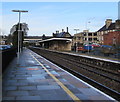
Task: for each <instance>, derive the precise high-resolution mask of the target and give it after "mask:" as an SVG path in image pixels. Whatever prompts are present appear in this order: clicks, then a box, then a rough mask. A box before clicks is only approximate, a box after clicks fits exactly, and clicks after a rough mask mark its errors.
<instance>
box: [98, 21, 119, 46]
mask: <svg viewBox="0 0 120 102" xmlns="http://www.w3.org/2000/svg"><path fill="white" fill-rule="evenodd" d="M119 29H120V20H116V21H115V22H114V23H113V22H112V19H107V20H106V21H105V25H104V26H103V27H102V28H100V29H99V30H98V31H97V35H98V40H99V43H100V44H104V39H103V35H104V34H108V33H109V32H114V31H116V30H119Z"/></svg>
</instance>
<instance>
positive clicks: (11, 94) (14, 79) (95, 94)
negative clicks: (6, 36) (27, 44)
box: [2, 49, 116, 102]
mask: <svg viewBox="0 0 120 102" xmlns="http://www.w3.org/2000/svg"><path fill="white" fill-rule="evenodd" d="M2 81H3V83H2V85H3V87H2V100H3V102H4V101H7V100H9V101H11V102H14V101H15V102H17V100H18V101H19V100H21V101H22V102H24V101H25V102H26V100H27V101H28V102H29V101H30V102H35V101H38V102H42V101H45V102H46V101H48V102H50V101H51V102H52V101H53V102H54V101H55V102H59V101H60V102H64V101H65V102H82V101H88V102H89V101H90V102H96V101H112V102H114V101H116V100H115V99H114V98H112V97H110V96H108V95H106V94H105V93H103V92H101V91H99V90H98V89H96V88H94V87H92V86H91V85H89V84H87V83H86V82H84V81H82V80H81V79H78V78H77V77H75V76H74V75H72V74H70V73H69V72H67V71H65V70H63V69H62V68H60V67H58V66H57V65H55V64H53V63H52V62H50V61H48V60H47V59H45V58H43V57H42V56H40V55H38V54H36V53H35V52H33V51H31V50H29V49H24V50H23V51H22V52H21V53H20V58H19V60H18V59H17V58H15V59H14V60H13V61H12V62H11V64H10V65H9V66H8V68H7V70H6V71H5V73H4V74H3V80H2ZM13 100H14V101H13ZM9 101H8V102H9ZM21 101H20V102H21Z"/></svg>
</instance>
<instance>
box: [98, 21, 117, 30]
mask: <svg viewBox="0 0 120 102" xmlns="http://www.w3.org/2000/svg"><path fill="white" fill-rule="evenodd" d="M114 29H115V23H111V24H110V26H109V27H108V28H106V25H104V26H103V27H102V28H100V29H99V30H98V31H97V32H100V31H107V30H114Z"/></svg>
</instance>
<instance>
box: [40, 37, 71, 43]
mask: <svg viewBox="0 0 120 102" xmlns="http://www.w3.org/2000/svg"><path fill="white" fill-rule="evenodd" d="M55 40H57V41H58V40H59V41H72V39H68V38H50V39H46V40H41V41H39V42H47V41H55Z"/></svg>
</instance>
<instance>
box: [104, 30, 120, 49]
mask: <svg viewBox="0 0 120 102" xmlns="http://www.w3.org/2000/svg"><path fill="white" fill-rule="evenodd" d="M103 42H104V43H103V44H104V45H111V46H116V47H117V46H120V31H114V32H108V33H107V34H104V35H103Z"/></svg>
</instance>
